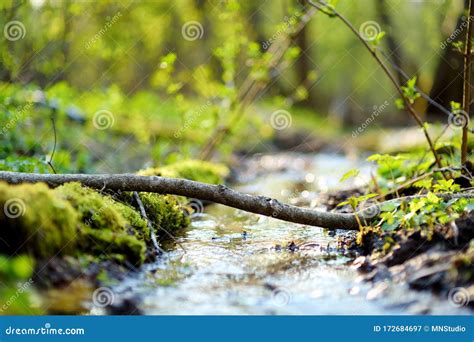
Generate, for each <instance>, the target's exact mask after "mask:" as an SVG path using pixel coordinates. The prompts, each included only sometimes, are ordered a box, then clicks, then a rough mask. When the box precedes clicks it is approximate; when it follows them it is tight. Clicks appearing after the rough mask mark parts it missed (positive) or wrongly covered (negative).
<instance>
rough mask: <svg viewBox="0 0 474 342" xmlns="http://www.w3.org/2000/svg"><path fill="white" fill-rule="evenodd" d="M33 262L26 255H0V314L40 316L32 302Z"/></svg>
mask: <svg viewBox="0 0 474 342" xmlns="http://www.w3.org/2000/svg"><path fill="white" fill-rule="evenodd" d="M34 264H35V263H34V260H33V259H32V258H31V257H29V256H27V255H20V256H15V257H7V256H4V255H0V279H1V280H2V281H1V282H0V314H1V315H32V314H40V312H39V310H38V309H37V308H35V306H34V305H33V304H32V302H33V300H32V299H33V298H32V297H33V286H32V285H33V284H34V282H33V279H32V278H31V276H32V275H33V269H34Z"/></svg>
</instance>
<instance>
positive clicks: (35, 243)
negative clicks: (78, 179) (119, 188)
mask: <svg viewBox="0 0 474 342" xmlns="http://www.w3.org/2000/svg"><path fill="white" fill-rule="evenodd" d="M0 207H1V208H3V209H4V210H0V226H1V227H2V229H1V230H0V249H1V250H2V251H3V252H4V253H7V254H15V253H18V252H28V253H31V254H33V255H35V256H37V257H45V258H47V257H51V256H54V255H57V254H68V253H70V252H72V251H74V249H75V246H76V240H77V228H78V215H77V213H76V211H75V210H74V209H73V208H72V206H71V205H70V204H69V203H68V202H67V201H65V200H64V199H61V198H58V197H57V196H55V193H54V192H53V191H52V190H50V189H49V188H48V187H47V186H46V185H44V184H22V185H8V184H5V183H0Z"/></svg>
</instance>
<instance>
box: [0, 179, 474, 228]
mask: <svg viewBox="0 0 474 342" xmlns="http://www.w3.org/2000/svg"><path fill="white" fill-rule="evenodd" d="M0 181H5V182H7V183H9V184H21V183H40V182H44V183H46V184H48V185H49V186H50V187H58V186H60V185H63V184H65V183H70V182H78V183H81V184H82V185H84V186H87V187H90V188H94V189H99V190H113V191H119V190H120V191H136V192H153V193H159V194H171V195H178V196H185V197H191V198H196V199H199V200H203V201H211V202H214V203H219V204H223V205H226V206H229V207H233V208H237V209H241V210H244V211H248V212H251V213H255V214H260V215H265V216H270V217H273V218H276V219H279V220H283V221H287V222H293V223H300V224H306V225H311V226H317V227H322V228H328V229H332V230H334V229H346V230H358V229H359V225H358V222H357V221H358V219H359V220H360V221H361V222H365V223H369V222H370V221H372V220H376V219H377V218H378V213H379V212H380V210H379V208H380V205H381V203H378V204H375V205H372V206H370V207H367V208H365V209H363V210H360V211H358V212H356V213H355V214H345V213H333V212H323V211H317V210H313V209H308V208H299V207H295V206H292V205H288V204H284V203H281V202H280V201H278V200H276V199H272V198H269V197H265V196H253V195H248V194H244V193H241V192H238V191H235V190H232V189H230V188H228V187H227V186H225V185H211V184H205V183H199V182H195V181H191V180H187V179H176V178H165V177H158V176H137V175H135V174H100V175H88V174H36V173H19V172H6V171H1V172H0ZM437 195H438V196H439V197H441V198H443V199H451V198H460V197H466V198H474V192H468V193H458V194H437ZM420 197H423V195H418V196H408V197H402V198H397V199H394V200H390V201H387V202H401V201H409V200H411V199H414V198H420ZM387 202H383V203H387Z"/></svg>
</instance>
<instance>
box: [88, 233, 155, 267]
mask: <svg viewBox="0 0 474 342" xmlns="http://www.w3.org/2000/svg"><path fill="white" fill-rule="evenodd" d="M82 233H83V237H84V239H81V241H80V248H81V250H82V251H83V252H86V253H90V254H93V255H99V256H103V257H104V258H105V259H108V260H109V259H113V260H115V261H117V262H119V263H123V262H125V261H128V262H130V263H131V264H133V265H135V266H139V265H141V264H142V263H143V262H144V261H145V253H146V245H145V242H144V241H143V240H139V239H137V238H136V237H134V236H132V235H127V234H126V233H117V232H114V231H111V230H107V229H106V230H98V229H91V228H84V230H83V232H82Z"/></svg>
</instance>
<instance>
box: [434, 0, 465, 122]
mask: <svg viewBox="0 0 474 342" xmlns="http://www.w3.org/2000/svg"><path fill="white" fill-rule="evenodd" d="M468 5H469V1H468V0H464V11H463V12H462V13H461V14H460V15H459V17H458V19H457V23H456V27H455V29H454V30H453V32H452V33H451V34H449V35H448V36H447V37H445V40H444V41H443V43H442V45H441V47H442V49H443V52H442V55H441V58H440V59H439V64H438V67H437V69H436V71H435V75H434V81H433V86H432V88H431V91H430V97H431V98H432V99H434V100H435V101H436V102H438V103H439V104H441V105H442V106H443V107H445V108H446V109H448V110H450V109H451V108H450V102H451V101H456V102H461V101H462V89H463V55H462V53H461V52H460V51H458V50H457V49H455V48H454V47H453V46H452V44H451V43H453V42H462V41H464V39H465V37H466V27H467V25H466V20H467V17H466V13H467V12H466V11H467V9H468ZM448 40H453V42H449V41H448ZM470 112H472V109H471V110H470ZM427 113H428V117H429V118H430V119H431V120H441V121H445V120H446V114H445V113H443V112H442V111H440V110H439V108H437V107H436V106H433V105H429V106H428V109H427Z"/></svg>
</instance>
